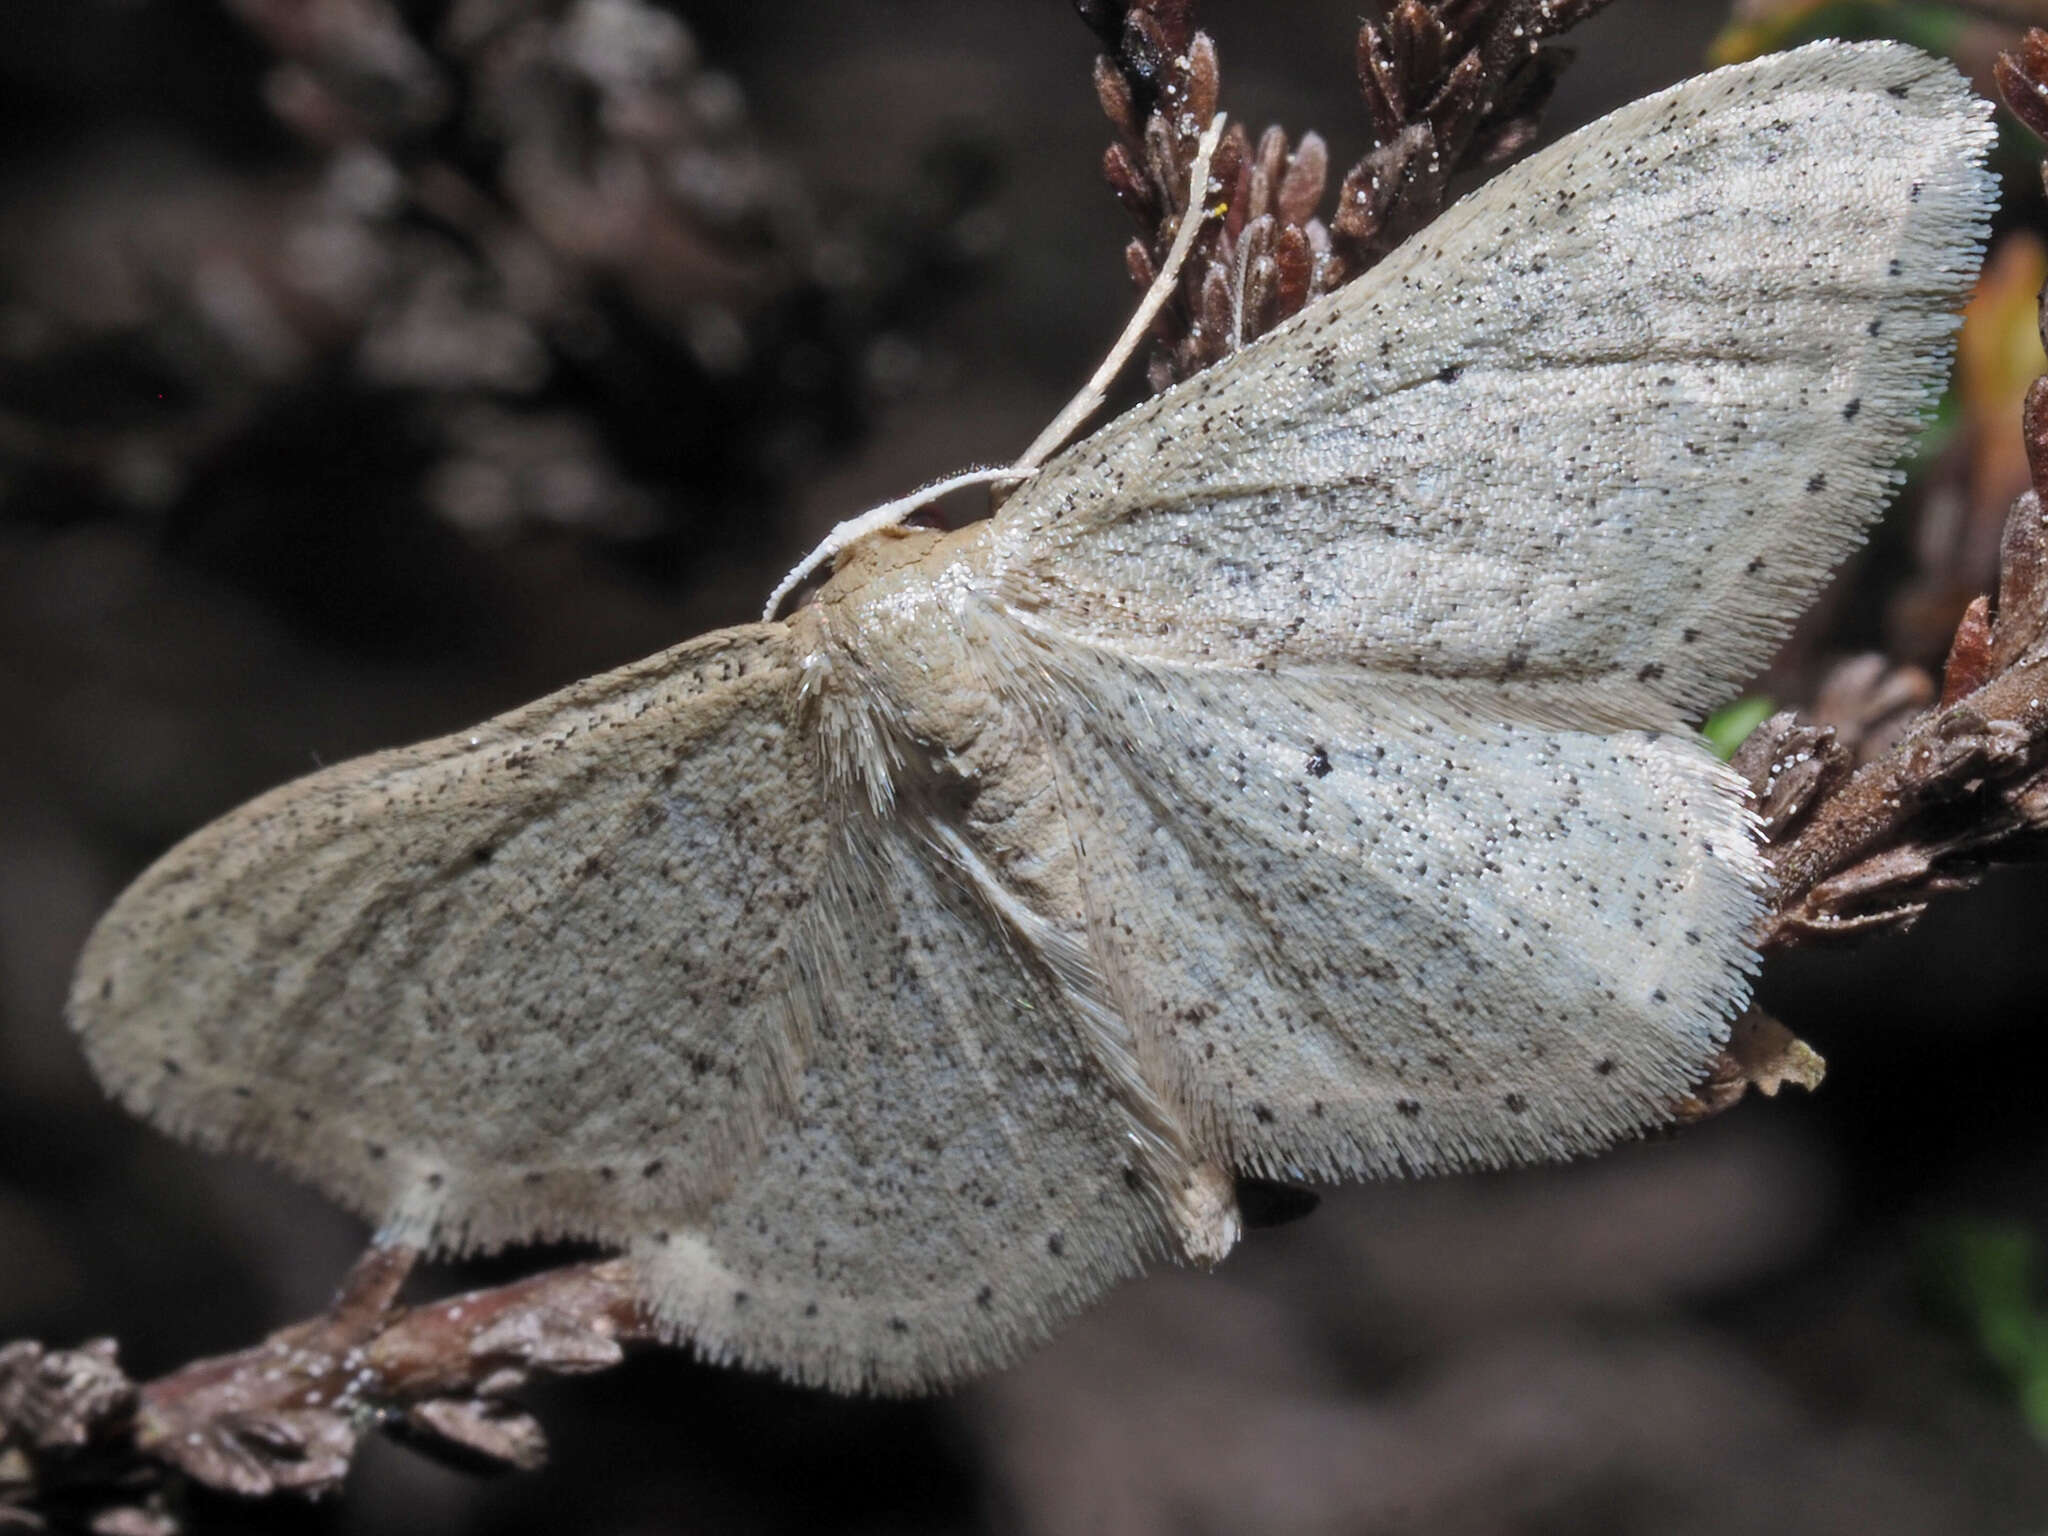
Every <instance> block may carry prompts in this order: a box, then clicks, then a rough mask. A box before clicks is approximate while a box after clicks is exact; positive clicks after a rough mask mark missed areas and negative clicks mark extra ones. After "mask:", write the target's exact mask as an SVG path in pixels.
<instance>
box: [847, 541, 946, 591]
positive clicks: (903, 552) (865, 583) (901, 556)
mask: <svg viewBox="0 0 2048 1536" xmlns="http://www.w3.org/2000/svg"><path fill="white" fill-rule="evenodd" d="M944 537H945V535H944V534H943V533H942V532H940V531H939V530H938V529H936V528H881V529H877V530H876V531H875V532H873V533H870V534H868V535H867V536H866V537H865V538H862V539H859V540H857V541H856V542H854V543H852V544H849V545H848V546H847V547H846V548H845V549H843V550H841V551H840V552H839V554H838V555H837V556H836V557H835V558H834V559H833V561H832V576H831V579H830V580H829V581H827V582H826V583H825V585H824V587H823V589H822V590H821V591H820V592H819V593H818V601H819V602H820V603H835V602H843V601H845V600H846V599H848V598H850V597H853V596H855V595H856V594H859V593H864V592H865V593H867V595H868V596H869V597H870V598H872V597H874V596H877V595H879V594H877V593H874V592H869V591H868V589H869V588H871V587H875V586H877V585H878V584H890V583H900V582H902V581H903V580H904V579H905V578H907V577H910V575H911V572H912V571H913V570H914V568H915V567H917V566H919V565H921V564H923V563H924V559H925V557H926V556H927V555H929V554H930V553H931V551H932V548H933V547H934V546H935V545H936V544H937V543H938V542H939V540H941V539H942V538H944Z"/></svg>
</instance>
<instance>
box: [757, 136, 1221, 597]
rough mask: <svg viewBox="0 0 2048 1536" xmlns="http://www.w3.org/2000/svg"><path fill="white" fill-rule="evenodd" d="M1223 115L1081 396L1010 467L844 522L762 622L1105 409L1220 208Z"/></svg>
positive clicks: (1199, 150) (1021, 472) (1050, 450)
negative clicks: (830, 567)
mask: <svg viewBox="0 0 2048 1536" xmlns="http://www.w3.org/2000/svg"><path fill="white" fill-rule="evenodd" d="M1225 121H1226V117H1225V115H1224V114H1223V113H1221V112H1218V113H1217V114H1216V115H1215V117H1213V118H1211V119H1210V120H1209V126H1208V127H1207V128H1205V129H1204V130H1203V131H1202V137H1201V140H1200V141H1199V142H1198V143H1197V144H1196V145H1195V159H1194V164H1193V165H1192V166H1190V167H1189V170H1188V211H1187V213H1186V214H1185V215H1183V216H1182V218H1181V221H1180V229H1179V230H1178V231H1177V232H1176V233H1175V235H1174V237H1173V244H1172V246H1170V247H1169V248H1168V250H1167V252H1166V260H1165V261H1164V262H1163V263H1161V265H1160V268H1159V275H1158V276H1157V277H1155V278H1153V279H1152V286H1151V287H1149V288H1147V289H1146V290H1145V297H1144V298H1143V299H1142V300H1140V301H1139V304H1138V308H1137V311H1136V313H1134V314H1133V315H1132V316H1131V319H1130V323H1129V324H1128V325H1126V326H1125V327H1124V330H1123V334H1122V335H1121V336H1119V337H1117V339H1116V345H1115V346H1113V347H1111V348H1110V350H1109V355H1108V356H1107V357H1105V358H1103V360H1102V366H1101V367H1099V368H1097V369H1096V370H1095V372H1094V373H1093V374H1092V375H1091V376H1090V377H1089V380H1088V382H1087V383H1086V384H1084V385H1082V386H1081V392H1080V393H1079V394H1077V395H1075V396H1074V398H1073V399H1071V400H1069V401H1068V402H1067V404H1066V408H1065V409H1064V410H1062V411H1061V412H1060V413H1059V415H1057V416H1055V417H1054V418H1053V419H1052V422H1051V424H1050V425H1049V426H1047V427H1046V429H1045V430H1044V431H1043V432H1041V433H1039V434H1038V437H1037V439H1036V440H1035V441H1033V443H1032V444H1031V446H1030V447H1029V448H1026V449H1025V450H1024V452H1023V453H1022V455H1020V456H1019V457H1018V459H1017V461H1016V462H1015V463H1013V464H1007V465H1003V466H1001V467H999V468H995V469H970V470H965V471H963V472H961V473H960V474H957V475H950V476H948V477H947V478H946V479H944V480H935V481H933V482H932V483H931V484H930V485H928V486H925V487H924V488H923V489H922V490H917V491H912V492H911V493H910V494H909V495H908V496H902V497H898V498H897V499H896V500H895V501H888V502H884V503H883V504H882V505H881V506H879V507H876V508H874V509H872V510H871V511H867V512H863V513H862V514H861V515H860V516H859V517H852V518H848V519H847V520H846V521H845V522H843V523H841V524H840V525H839V526H838V527H836V528H834V529H833V530H832V531H831V532H830V533H828V534H826V535H825V537H824V538H823V539H822V540H821V541H820V542H819V544H818V547H817V548H816V549H814V550H812V551H811V552H810V553H809V554H808V555H806V556H804V558H803V559H802V560H801V561H800V562H798V564H797V566H796V568H795V569H793V570H792V571H791V572H790V573H789V574H788V575H787V576H785V577H783V578H782V582H781V584H780V585H779V586H777V587H776V589H775V591H774V592H773V593H771V594H770V595H769V598H768V606H767V607H766V608H764V609H762V610H761V618H762V620H763V622H765V623H770V624H772V623H774V622H775V616H776V614H777V613H778V612H780V611H781V608H782V605H783V604H784V603H785V602H787V601H788V600H789V595H790V594H791V593H792V592H794V591H795V590H796V589H797V588H798V587H800V586H802V585H803V584H804V582H806V581H807V580H809V579H810V576H811V574H812V572H814V571H816V570H817V569H818V568H819V567H820V566H822V565H823V564H824V563H825V562H826V561H828V560H831V559H833V558H835V557H836V556H837V555H838V554H839V552H840V551H841V550H843V549H845V548H847V547H848V546H849V545H851V544H853V543H854V542H855V541H856V540H859V539H863V538H866V537H867V536H868V535H869V534H871V533H878V532H880V531H881V530H882V529H884V528H893V527H895V526H896V525H897V524H898V523H900V522H902V521H903V519H904V518H906V517H908V516H910V514H911V513H913V512H915V511H917V510H918V509H919V508H920V507H925V506H929V505H930V504H931V503H932V502H934V501H937V500H938V499H939V498H940V497H941V496H944V495H947V494H948V493H949V492H952V491H957V490H959V489H961V488H962V487H964V486H969V485H989V484H993V483H995V482H996V481H1009V480H1028V479H1030V478H1031V477H1032V476H1033V475H1034V474H1036V473H1037V472H1038V466H1039V465H1041V464H1043V463H1044V462H1045V461H1046V460H1047V459H1048V458H1050V457H1051V456H1052V455H1053V454H1054V453H1056V452H1058V451H1059V449H1060V447H1061V446H1062V445H1063V444H1064V443H1065V442H1066V440H1067V439H1068V438H1070V437H1072V436H1073V435H1074V432H1075V430H1076V429H1077V428H1079V427H1080V425H1081V423H1082V422H1084V421H1086V420H1087V419H1088V418H1089V417H1090V416H1093V415H1094V414H1095V413H1096V412H1097V411H1098V410H1100V409H1102V403H1103V401H1104V400H1106V399H1108V398H1109V386H1110V384H1111V383H1112V382H1114V381H1115V379H1116V376H1117V374H1119V373H1120V372H1122V371H1123V366H1124V364H1125V363H1127V362H1129V361H1130V360H1131V354H1132V353H1134V352H1136V351H1137V350H1138V348H1139V346H1140V345H1141V344H1142V343H1143V342H1144V340H1145V334H1146V332H1147V331H1149V330H1150V329H1151V327H1152V322H1153V320H1154V319H1156V318H1157V317H1158V314H1159V311H1160V310H1161V309H1162V308H1164V307H1165V305H1166V301H1167V300H1168V299H1169V298H1171V297H1172V296H1173V287H1174V283H1175V282H1176V281H1177V280H1178V279H1179V277H1180V269H1181V268H1182V267H1183V266H1184V265H1185V264H1186V263H1187V259H1188V252H1189V251H1191V250H1193V249H1194V245H1195V236H1196V235H1197V234H1198V233H1200V231H1201V228H1202V226H1203V225H1204V224H1205V223H1207V222H1208V221H1209V219H1210V218H1211V217H1213V216H1215V215H1216V214H1218V213H1221V212H1222V208H1221V206H1220V205H1219V206H1217V207H1215V208H1208V207H1205V206H1204V204H1205V203H1206V201H1207V194H1208V191H1209V165H1210V162H1211V161H1212V160H1214V159H1215V157H1216V146H1217V145H1218V144H1220V143H1221V142H1222V140H1223V127H1224V123H1225Z"/></svg>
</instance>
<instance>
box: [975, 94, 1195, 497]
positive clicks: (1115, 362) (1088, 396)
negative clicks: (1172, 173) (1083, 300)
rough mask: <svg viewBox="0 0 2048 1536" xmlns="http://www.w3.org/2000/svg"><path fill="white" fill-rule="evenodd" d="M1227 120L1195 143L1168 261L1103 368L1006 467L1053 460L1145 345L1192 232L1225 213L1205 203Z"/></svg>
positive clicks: (1019, 469)
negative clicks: (1184, 202)
mask: <svg viewBox="0 0 2048 1536" xmlns="http://www.w3.org/2000/svg"><path fill="white" fill-rule="evenodd" d="M1225 121H1226V118H1225V114H1223V113H1221V112H1218V113H1217V114H1216V115H1215V116H1214V117H1212V118H1211V119H1210V120H1209V126H1208V127H1207V128H1205V129H1204V130H1203V131H1202V138H1201V142H1200V143H1198V144H1197V145H1196V146H1195V162H1194V164H1193V165H1192V166H1191V167H1190V168H1189V171H1188V211H1187V212H1186V213H1185V214H1183V215H1182V217H1181V221H1180V228H1179V229H1178V230H1177V231H1175V233H1174V236H1173V244H1172V245H1171V246H1169V247H1168V248H1167V252H1166V260H1165V261H1163V262H1162V263H1160V267H1159V275H1158V276H1157V277H1155V278H1153V279H1152V286H1151V287H1150V288H1147V289H1146V290H1145V297H1144V298H1143V299H1142V300H1140V301H1139V304H1138V308H1137V312H1136V313H1135V314H1133V315H1132V316H1131V322H1130V324H1129V325H1126V326H1125V327H1124V333H1123V335H1121V336H1119V337H1117V339H1116V345H1115V346H1113V347H1111V348H1110V349H1109V355H1108V356H1107V357H1105V358H1104V359H1103V360H1102V366H1101V367H1100V368H1097V369H1096V370H1095V372H1094V374H1093V376H1092V377H1090V378H1089V380H1088V382H1087V383H1086V384H1084V385H1082V386H1081V392H1080V393H1079V394H1077V395H1076V396H1074V398H1073V399H1071V400H1069V401H1068V402H1067V406H1066V409H1065V410H1063V411H1061V412H1060V413H1059V415H1057V416H1055V417H1054V418H1053V419H1052V422H1051V424H1050V425H1049V426H1047V427H1046V429H1045V430H1044V431H1043V432H1041V433H1039V434H1038V437H1037V439H1036V440H1035V441H1034V442H1033V443H1032V444H1031V446H1030V447H1029V448H1026V449H1025V450H1024V452H1023V453H1022V455H1020V456H1019V457H1018V459H1017V462H1016V463H1015V464H1013V465H1011V466H1010V468H1011V470H1012V471H1013V472H1016V473H1018V475H1019V478H1022V477H1023V474H1024V473H1026V472H1029V471H1032V470H1036V469H1037V468H1038V466H1039V465H1041V464H1043V463H1044V462H1045V461H1046V460H1047V459H1049V458H1051V457H1052V456H1053V454H1055V453H1057V452H1058V451H1059V449H1060V448H1061V446H1062V445H1063V444H1064V443H1065V442H1066V440H1067V439H1068V438H1070V437H1072V436H1073V435H1074V433H1075V431H1076V430H1077V429H1078V428H1079V427H1080V425H1081V423H1082V422H1084V421H1086V420H1087V419H1088V418H1089V417H1090V416H1093V415H1094V414H1095V413H1096V412H1097V411H1099V410H1101V409H1102V402H1103V401H1105V400H1107V399H1108V398H1109V386H1110V385H1111V384H1112V383H1113V382H1115V380H1116V376H1117V375H1118V374H1119V373H1121V372H1122V371H1123V366H1124V364H1125V363H1127V362H1129V361H1130V360H1131V354H1132V353H1134V352H1136V351H1137V350H1138V348H1139V346H1141V345H1142V344H1143V343H1144V340H1145V335H1146V332H1148V331H1150V330H1151V329H1152V322H1153V320H1154V319H1156V318H1157V317H1158V314H1159V311H1160V310H1161V309H1163V308H1165V307H1166V301H1167V300H1168V299H1170V298H1171V297H1173V289H1174V285H1175V284H1176V283H1177V282H1178V281H1179V280H1180V269H1181V267H1182V266H1184V265H1185V264H1186V262H1187V259H1188V252H1189V251H1191V250H1193V249H1194V247H1195V236H1196V235H1197V234H1199V233H1200V232H1201V228H1202V226H1203V225H1204V224H1206V223H1207V222H1208V221H1209V220H1210V219H1211V218H1213V217H1215V216H1216V215H1218V214H1220V213H1222V212H1223V206H1222V205H1221V204H1218V205H1217V206H1216V207H1213V208H1211V207H1208V206H1206V205H1207V203H1208V196H1209V162H1210V161H1211V160H1213V159H1214V158H1215V157H1216V146H1217V145H1218V144H1220V143H1221V142H1222V141H1223V125H1224V123H1225ZM1197 210H1199V212H1197Z"/></svg>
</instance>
